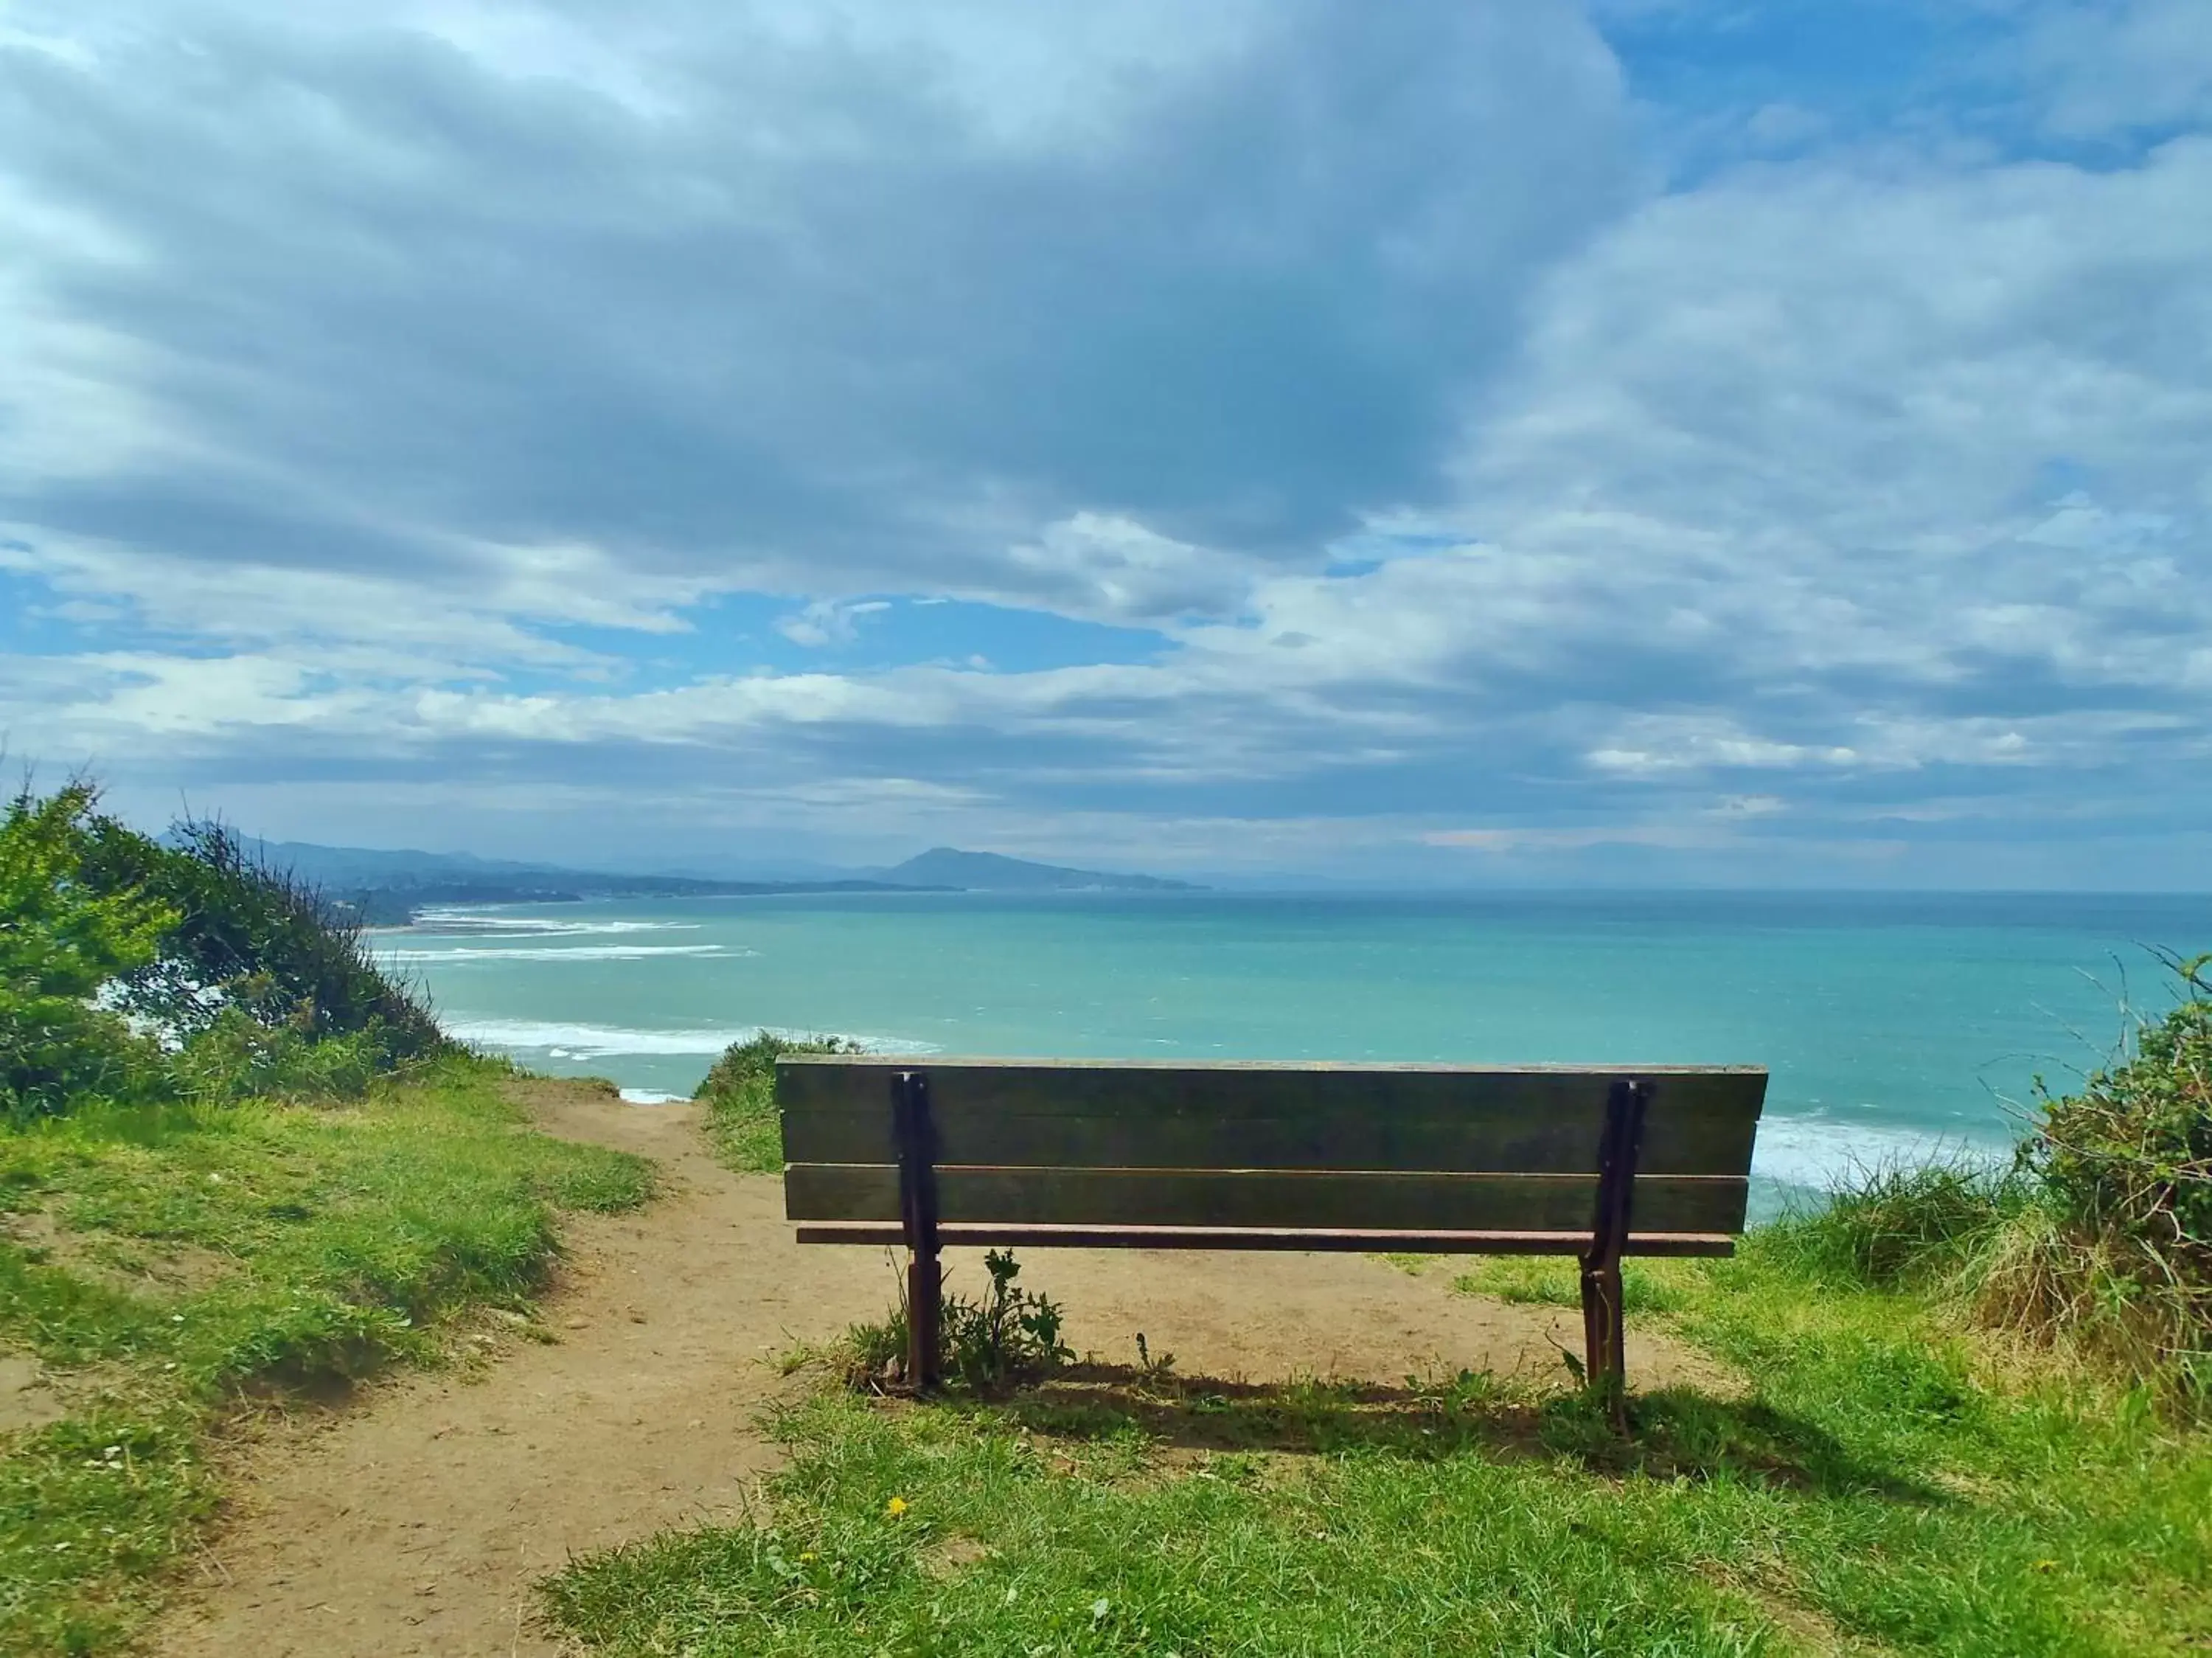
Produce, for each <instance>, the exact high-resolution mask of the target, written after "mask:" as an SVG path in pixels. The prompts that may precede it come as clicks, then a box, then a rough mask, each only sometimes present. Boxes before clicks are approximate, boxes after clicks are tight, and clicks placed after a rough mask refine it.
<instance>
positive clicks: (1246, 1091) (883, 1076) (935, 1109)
mask: <svg viewBox="0 0 2212 1658" xmlns="http://www.w3.org/2000/svg"><path fill="white" fill-rule="evenodd" d="M908 1070H923V1071H927V1073H928V1076H929V1087H930V1109H931V1112H932V1114H933V1117H935V1118H937V1119H939V1123H940V1125H942V1123H943V1121H944V1119H945V1113H946V1112H961V1111H968V1112H974V1113H975V1115H976V1116H978V1117H1050V1116H1065V1117H1115V1118H1127V1117H1191V1118H1197V1119H1202V1120H1205V1121H1208V1122H1218V1121H1223V1120H1226V1119H1242V1118H1299V1117H1306V1116H1314V1117H1324V1116H1332V1115H1334V1116H1340V1117H1346V1118H1351V1119H1360V1118H1365V1117H1408V1118H1435V1117H1444V1118H1450V1117H1456V1116H1458V1115H1460V1114H1462V1112H1466V1111H1468V1109H1469V1108H1470V1107H1476V1106H1480V1107H1483V1108H1486V1109H1490V1110H1493V1111H1497V1112H1502V1113H1505V1114H1508V1115H1516V1114H1517V1115H1519V1116H1522V1117H1524V1118H1530V1119H1539V1120H1541V1119H1546V1118H1548V1117H1551V1116H1553V1115H1556V1114H1559V1113H1561V1112H1591V1113H1594V1114H1593V1115H1592V1117H1591V1119H1590V1120H1591V1121H1592V1122H1593V1123H1595V1122H1596V1121H1597V1120H1599V1119H1601V1117H1602V1115H1603V1113H1604V1110H1605V1102H1606V1096H1607V1093H1608V1091H1609V1090H1610V1089H1611V1088H1612V1087H1613V1083H1615V1082H1620V1081H1624V1080H1641V1081H1644V1082H1651V1083H1653V1084H1654V1085H1655V1086H1656V1090H1657V1094H1658V1095H1659V1097H1661V1098H1663V1099H1665V1100H1667V1101H1668V1106H1667V1109H1668V1110H1669V1111H1676V1110H1680V1111H1688V1112H1692V1113H1697V1112H1717V1113H1720V1114H1724V1115H1729V1116H1734V1117H1737V1118H1740V1119H1754V1120H1755V1119H1757V1118H1758V1116H1759V1106H1760V1104H1761V1102H1762V1101H1763V1100H1764V1099H1765V1094H1766V1073H1765V1070H1761V1069H1759V1068H1758V1067H1756V1066H1711V1065H1514V1066H1504V1065H1500V1066H1486V1065H1413V1064H1379V1065H1366V1064H1362V1065H1337V1064H1307V1063H1304V1062H1302V1061H1297V1062H1293V1061H1281V1062H1277V1061H1258V1060H1255V1061H1249V1062H1238V1063H1208V1064H1190V1063H1188V1061H1175V1060H1149V1059H1110V1060H1109V1059H972V1058H957V1059H953V1058H945V1059H940V1058H927V1059H911V1058H910V1059H896V1058H878V1057H875V1056H872V1055H854V1054H843V1053H840V1054H789V1055H785V1056H783V1057H781V1058H778V1060H777V1061H776V1097H777V1099H778V1100H779V1101H780V1102H781V1105H782V1107H783V1111H784V1115H785V1117H786V1118H787V1119H788V1120H790V1121H792V1122H794V1123H801V1124H803V1123H805V1122H807V1121H809V1120H811V1119H813V1118H815V1117H816V1116H817V1115H820V1114H822V1113H825V1112H829V1113H859V1114H860V1115H864V1116H866V1115H871V1114H872V1115H875V1116H878V1117H880V1116H881V1115H882V1114H883V1113H884V1100H886V1099H887V1098H888V1097H889V1089H890V1081H891V1078H893V1077H894V1076H897V1075H898V1074H899V1073H900V1072H902V1071H908ZM792 1161H794V1162H805V1161H836V1160H835V1159H828V1158H824V1159H819V1160H815V1159H809V1158H803V1157H793V1159H792Z"/></svg>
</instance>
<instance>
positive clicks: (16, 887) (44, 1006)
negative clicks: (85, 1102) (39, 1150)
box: [0, 782, 178, 1118]
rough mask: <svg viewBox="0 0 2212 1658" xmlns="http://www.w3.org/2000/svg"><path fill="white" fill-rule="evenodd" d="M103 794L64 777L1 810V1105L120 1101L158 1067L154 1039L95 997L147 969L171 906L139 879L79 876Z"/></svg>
mask: <svg viewBox="0 0 2212 1658" xmlns="http://www.w3.org/2000/svg"><path fill="white" fill-rule="evenodd" d="M98 804H99V792H98V790H97V789H94V787H93V786H92V785H91V784H90V783H82V782H78V783H70V784H68V785H67V786H66V787H64V788H63V789H59V790H58V791H57V792H56V793H54V794H52V795H47V796H46V797H45V798H44V799H40V798H39V797H38V796H35V795H33V794H31V793H30V791H29V790H28V789H25V790H23V791H21V792H20V793H18V794H17V795H15V798H14V799H13V800H12V801H10V802H9V804H8V809H7V814H6V816H5V818H4V819H0V1112H4V1113H5V1114H6V1115H8V1116H9V1117H18V1118H20V1117H26V1116H41V1115H48V1114H51V1113H53V1112H59V1111H63V1110H65V1109H66V1108H67V1106H68V1104H69V1102H70V1100H72V1099H74V1098H76V1097H78V1096H81V1095H86V1094H100V1095H106V1096H107V1097H110V1098H122V1097H127V1096H129V1095H131V1094H137V1093H139V1092H142V1091H143V1090H144V1089H145V1088H147V1087H148V1086H149V1082H151V1080H152V1079H153V1078H154V1077H155V1076H156V1075H157V1074H158V1071H159V1064H160V1058H159V1054H158V1052H157V1051H156V1050H155V1046H154V1045H153V1044H152V1043H151V1042H149V1041H148V1040H146V1039H144V1038H143V1037H142V1036H140V1035H138V1034H137V1033H135V1032H134V1031H132V1029H131V1027H130V1025H129V1023H128V1022H127V1021H125V1019H124V1018H123V1016H122V1015H120V1014H119V1013H118V1012H117V1011H115V1010H114V1009H110V1008H102V1007H99V1006H95V1005H94V1001H93V998H94V997H95V996H97V995H98V994H99V992H100V990H101V989H102V987H103V986H105V985H106V984H110V983H111V982H112V981H113V980H114V979H115V978H117V977H118V975H124V974H128V973H131V972H137V971H140V970H143V968H144V967H145V966H146V965H147V964H148V963H149V962H151V961H152V960H154V959H155V955H156V954H157V952H158V949H159V946H160V941H161V937H162V936H163V934H164V933H165V932H166V931H167V930H168V929H169V928H170V927H172V926H173V925H174V924H175V923H176V921H177V918H178V917H177V914H176V912H175V911H173V910H172V909H170V908H168V907H167V906H165V905H163V904H162V903H161V901H160V900H159V899H157V898H155V897H154V896H152V895H150V894H149V892H148V891H147V890H146V888H145V887H144V886H143V884H139V883H121V882H118V883H106V884H101V883H94V882H91V881H88V880H87V879H86V877H85V873H84V871H85V863H86V855H87V852H88V849H89V848H90V846H91V845H92V844H93V843H94V838H95V836H96V835H97V833H98V832H99V825H100V818H99V816H98V812H97V808H98Z"/></svg>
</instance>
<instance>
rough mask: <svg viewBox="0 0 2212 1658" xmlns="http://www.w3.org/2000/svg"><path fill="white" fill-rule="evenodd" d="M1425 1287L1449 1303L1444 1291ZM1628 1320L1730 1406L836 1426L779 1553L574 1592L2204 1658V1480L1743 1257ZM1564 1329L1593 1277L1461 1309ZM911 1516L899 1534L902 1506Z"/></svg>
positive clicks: (2061, 1382)
mask: <svg viewBox="0 0 2212 1658" xmlns="http://www.w3.org/2000/svg"><path fill="white" fill-rule="evenodd" d="M1427 1270H1429V1271H1444V1270H1449V1269H1445V1268H1443V1267H1438V1266H1431V1267H1430V1268H1428V1269H1427ZM1638 1279H1639V1284H1638V1296H1637V1299H1638V1301H1640V1302H1641V1303H1642V1305H1643V1307H1644V1309H1645V1310H1644V1312H1643V1313H1642V1314H1640V1315H1639V1316H1640V1317H1642V1318H1644V1319H1646V1320H1655V1321H1656V1320H1663V1321H1665V1322H1666V1323H1668V1325H1670V1326H1671V1327H1673V1328H1674V1330H1675V1331H1676V1332H1678V1333H1679V1334H1680V1335H1683V1336H1685V1337H1687V1338H1690V1339H1692V1340H1693V1341H1696V1342H1699V1343H1700V1344H1704V1345H1705V1346H1707V1347H1709V1348H1710V1349H1711V1350H1714V1351H1715V1352H1717V1353H1718V1354H1720V1355H1721V1356H1723V1357H1725V1358H1727V1359H1728V1360H1729V1361H1731V1362H1733V1363H1734V1364H1735V1366H1737V1367H1739V1368H1741V1371H1742V1372H1743V1374H1744V1375H1746V1376H1747V1378H1749V1381H1748V1382H1747V1389H1746V1391H1745V1392H1744V1393H1742V1394H1741V1395H1740V1396H1730V1397H1721V1396H1708V1395H1702V1394H1699V1393H1690V1392H1686V1391H1685V1392H1675V1393H1665V1394H1658V1395H1653V1396H1650V1397H1646V1398H1644V1399H1641V1400H1639V1401H1638V1406H1637V1414H1638V1426H1637V1429H1636V1432H1635V1434H1634V1436H1633V1437H1632V1441H1631V1442H1628V1443H1626V1444H1621V1443H1619V1442H1614V1441H1613V1439H1612V1438H1611V1437H1610V1436H1609V1435H1608V1434H1607V1432H1606V1430H1605V1429H1604V1428H1603V1426H1602V1424H1601V1423H1600V1422H1599V1421H1598V1420H1596V1419H1595V1417H1594V1416H1593V1415H1592V1414H1591V1413H1590V1412H1589V1410H1588V1409H1587V1408H1586V1407H1585V1406H1584V1405H1583V1402H1582V1400H1581V1399H1579V1398H1578V1397H1577V1396H1575V1395H1571V1394H1566V1393H1540V1392H1535V1391H1531V1390H1528V1389H1526V1388H1523V1387H1515V1386H1509V1385H1505V1384H1501V1383H1498V1382H1495V1381H1492V1380H1491V1379H1489V1378H1486V1377H1480V1376H1470V1377H1461V1378H1456V1379H1452V1380H1449V1381H1438V1382H1437V1383H1435V1384H1432V1385H1430V1386H1426V1387H1409V1388H1407V1389H1405V1390H1402V1391H1401V1392H1393V1393H1382V1394H1376V1393H1370V1394H1367V1395H1364V1396H1362V1395H1356V1394H1352V1393H1345V1392H1342V1391H1340V1390H1334V1389H1331V1388H1328V1387H1318V1386H1314V1385H1307V1386H1304V1387H1288V1388H1284V1389H1279V1390H1274V1391H1272V1392H1264V1393H1256V1394H1245V1393H1237V1392H1234V1391H1232V1390H1228V1389H1224V1388H1220V1387H1213V1386H1209V1385H1206V1384H1202V1383H1182V1384H1179V1383H1176V1382H1174V1381H1160V1380H1152V1381H1147V1380H1146V1379H1145V1378H1141V1377H1137V1376H1133V1375H1126V1374H1125V1375H1121V1376H1120V1377H1118V1378H1115V1379H1113V1380H1111V1381H1106V1382H1104V1383H1094V1384H1091V1385H1090V1386H1088V1387H1080V1388H1077V1387H1067V1388H1048V1389H1046V1390H1043V1391H1042V1392H1041V1393H1034V1394H1031V1395H1029V1396H1027V1397H1024V1398H1018V1399H1013V1400H1012V1401H1008V1402H1005V1403H1000V1404H996V1405H980V1404H974V1403H969V1404H955V1405H933V1406H930V1407H927V1408H920V1409H917V1408H914V1407H911V1406H904V1407H902V1406H894V1405H881V1404H869V1403H866V1402H863V1401H860V1400H857V1399H849V1398H846V1397H842V1396H840V1395H837V1394H835V1393H822V1394H820V1395H819V1396H817V1397H816V1398H814V1399H811V1401H809V1402H807V1403H806V1404H805V1405H801V1406H800V1407H799V1408H797V1409H796V1410H794V1411H792V1412H790V1413H789V1414H788V1415H787V1417H785V1418H784V1419H783V1420H782V1421H781V1423H780V1424H779V1426H780V1431H781V1433H782V1434H783V1435H784V1436H785V1437H786V1438H787V1440H788V1441H789V1442H790V1443H791V1445H792V1447H793V1450H794V1452H795V1454H796V1460H795V1462H794V1464H793V1466H792V1467H791V1468H790V1469H789V1471H788V1472H786V1473H784V1474H783V1475H781V1477H780V1478H778V1479H777V1481H776V1482H775V1485H774V1487H773V1492H772V1495H773V1498H774V1513H773V1520H772V1525H771V1527H770V1528H769V1529H764V1530H752V1529H747V1528H724V1529H714V1528H709V1529H707V1530H702V1531H698V1532H693V1533H681V1534H671V1535H670V1536H667V1537H664V1538H662V1539H655V1540H653V1541H651V1542H648V1543H646V1544H642V1545H637V1546H635V1547H633V1548H630V1549H628V1550H624V1551H617V1552H615V1553H612V1554H608V1555H603V1556H600V1557H596V1558H593V1559H590V1560H586V1561H584V1562H581V1563H579V1564H577V1565H575V1566H574V1567H572V1568H571V1569H570V1570H568V1572H566V1573H564V1574H563V1575H562V1576H560V1577H559V1578H557V1579H556V1580H554V1582H553V1583H552V1584H551V1585H550V1588H549V1601H550V1606H551V1607H552V1610H553V1612H554V1614H555V1616H556V1618H558V1619H559V1620H560V1621H561V1622H562V1623H563V1624H565V1625H566V1626H567V1627H568V1629H569V1630H570V1631H573V1632H574V1633H576V1634H578V1635H580V1636H582V1637H585V1638H586V1639H587V1640H588V1641H590V1642H591V1643H593V1644H595V1645H596V1646H598V1647H599V1648H600V1649H604V1650H606V1651H609V1652H612V1653H620V1654H647V1653H655V1654H658V1653H672V1652H686V1653H696V1654H699V1655H712V1654H736V1653H764V1654H823V1655H828V1654H855V1655H861V1654H873V1653H877V1652H879V1651H888V1652H891V1653H896V1654H901V1655H906V1654H921V1653H956V1652H960V1653H964V1652H982V1651H989V1652H1009V1653H1025V1654H1036V1655H1044V1654H1060V1653H1140V1652H1141V1653H1170V1652H1175V1653H1181V1654H1182V1655H1185V1658H1197V1655H1200V1654H1226V1653H1231V1652H1235V1653H1247V1652H1249V1653H1263V1654H1264V1653H1283V1654H1291V1653H1297V1654H1309V1653H1311V1654H1322V1653H1328V1654H1337V1653H1359V1654H1394V1653H1406V1654H1417V1653H1418V1654H1425V1653H1430V1652H1434V1651H1441V1650H1453V1649H1457V1650H1464V1651H1470V1652H1510V1653H1528V1654H1547V1655H1549V1654H1560V1655H1571V1654H1599V1653H1604V1654H1616V1653H1618V1654H1668V1655H1692V1654H1729V1655H1737V1654H1757V1653H1789V1652H1882V1651H1891V1650H1895V1651H1908V1652H1933V1653H1957V1654H1987V1655H1991V1658H1998V1655H2002V1658H2020V1655H2028V1654H2054V1655H2055V1654H2067V1655H2075V1654H2097V1653H2121V1652H2162V1651H2164V1652H2179V1651H2185V1650H2201V1649H2202V1648H2203V1645H2204V1644H2206V1643H2212V1518H2208V1516H2212V1443H2209V1442H2207V1440H2206V1439H2205V1438H2203V1436H2191V1435H2187V1434H2184V1433H2182V1432H2181V1431H2179V1430H2177V1429H2169V1428H2166V1427H2163V1426H2161V1425H2160V1423H2159V1422H2158V1420H2157V1419H2156V1418H2155V1417H2154V1415H2153V1414H2152V1413H2151V1412H2150V1411H2148V1408H2146V1407H2145V1406H2144V1405H2143V1404H2142V1402H2141V1401H2140V1399H2136V1398H2133V1397H2130V1396H2128V1395H2124V1394H2118V1393H2113V1392H2112V1391H2110V1390H2108V1389H2101V1388H2099V1387H2094V1386H2093V1385H2091V1384H2089V1383H2088V1382H2087V1381H2085V1380H2084V1379H2083V1378H2081V1376H2079V1375H2075V1376H2072V1377H2069V1376H2067V1375H2062V1374H2060V1373H2057V1372H2055V1371H2051V1370H2048V1369H2046V1370H2045V1371H2044V1372H2043V1373H2042V1375H2041V1376H2040V1378H2039V1377H2038V1376H2037V1375H2034V1374H2033V1373H2030V1372H2027V1371H2025V1370H2023V1369H2022V1368H2021V1367H2019V1366H2017V1365H2012V1366H2009V1367H2002V1366H1999V1365H1997V1364H1996V1363H1995V1362H1993V1359H1994V1353H1993V1350H1992V1349H1990V1347H1988V1346H1987V1345H1985V1344H1976V1342H1975V1341H1974V1340H1973V1339H1972V1338H1966V1337H1964V1336H1961V1335H1960V1334H1957V1333H1956V1332H1953V1331H1952V1330H1950V1329H1948V1328H1947V1327H1945V1326H1943V1325H1942V1323H1941V1322H1940V1321H1939V1320H1937V1319H1936V1316H1935V1315H1934V1314H1933V1313H1932V1312H1931V1311H1930V1309H1929V1307H1928V1306H1927V1305H1926V1304H1924V1303H1923V1302H1921V1301H1917V1300H1915V1299H1913V1298H1911V1297H1910V1296H1904V1295H1892V1294H1887V1293H1877V1292H1873V1291H1869V1290H1865V1289H1854V1288H1851V1287H1849V1286H1847V1285H1844V1284H1841V1283H1834V1282H1830V1281H1826V1280H1824V1279H1823V1278H1821V1277H1820V1276H1818V1275H1817V1273H1815V1272H1814V1271H1812V1270H1811V1269H1808V1267H1807V1266H1806V1265H1804V1264H1803V1261H1802V1257H1800V1256H1793V1255H1791V1254H1790V1253H1788V1252H1786V1251H1784V1250H1783V1249H1780V1248H1777V1247H1768V1246H1767V1245H1766V1244H1765V1243H1763V1242H1761V1241H1759V1240H1754V1241H1753V1244H1752V1245H1751V1246H1750V1247H1749V1248H1748V1249H1747V1252H1746V1253H1745V1255H1744V1256H1743V1257H1742V1258H1741V1259H1738V1260H1736V1261H1734V1262H1725V1263H1713V1264H1690V1263H1682V1264H1654V1265H1646V1266H1645V1267H1644V1269H1643V1270H1642V1271H1639V1273H1638ZM1461 1283H1462V1287H1463V1288H1467V1289H1485V1290H1488V1291H1490V1292H1492V1293H1504V1294H1507V1295H1511V1296H1514V1297H1516V1298H1520V1299H1538V1300H1571V1297H1572V1294H1573V1290H1572V1280H1571V1270H1570V1269H1569V1268H1568V1266H1567V1265H1566V1264H1564V1263H1561V1264H1556V1265H1555V1264H1551V1263H1539V1264H1528V1263H1517V1262H1487V1263H1480V1264H1474V1270H1473V1271H1471V1272H1468V1274H1467V1276H1466V1277H1464V1278H1462V1280H1461ZM894 1498H896V1499H899V1502H900V1503H902V1504H903V1505H904V1506H903V1508H902V1511H901V1512H898V1513H896V1514H894V1513H892V1512H891V1511H890V1510H891V1509H892V1508H893V1507H894V1506H895V1505H894V1504H893V1501H892V1500H893V1499H894Z"/></svg>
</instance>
